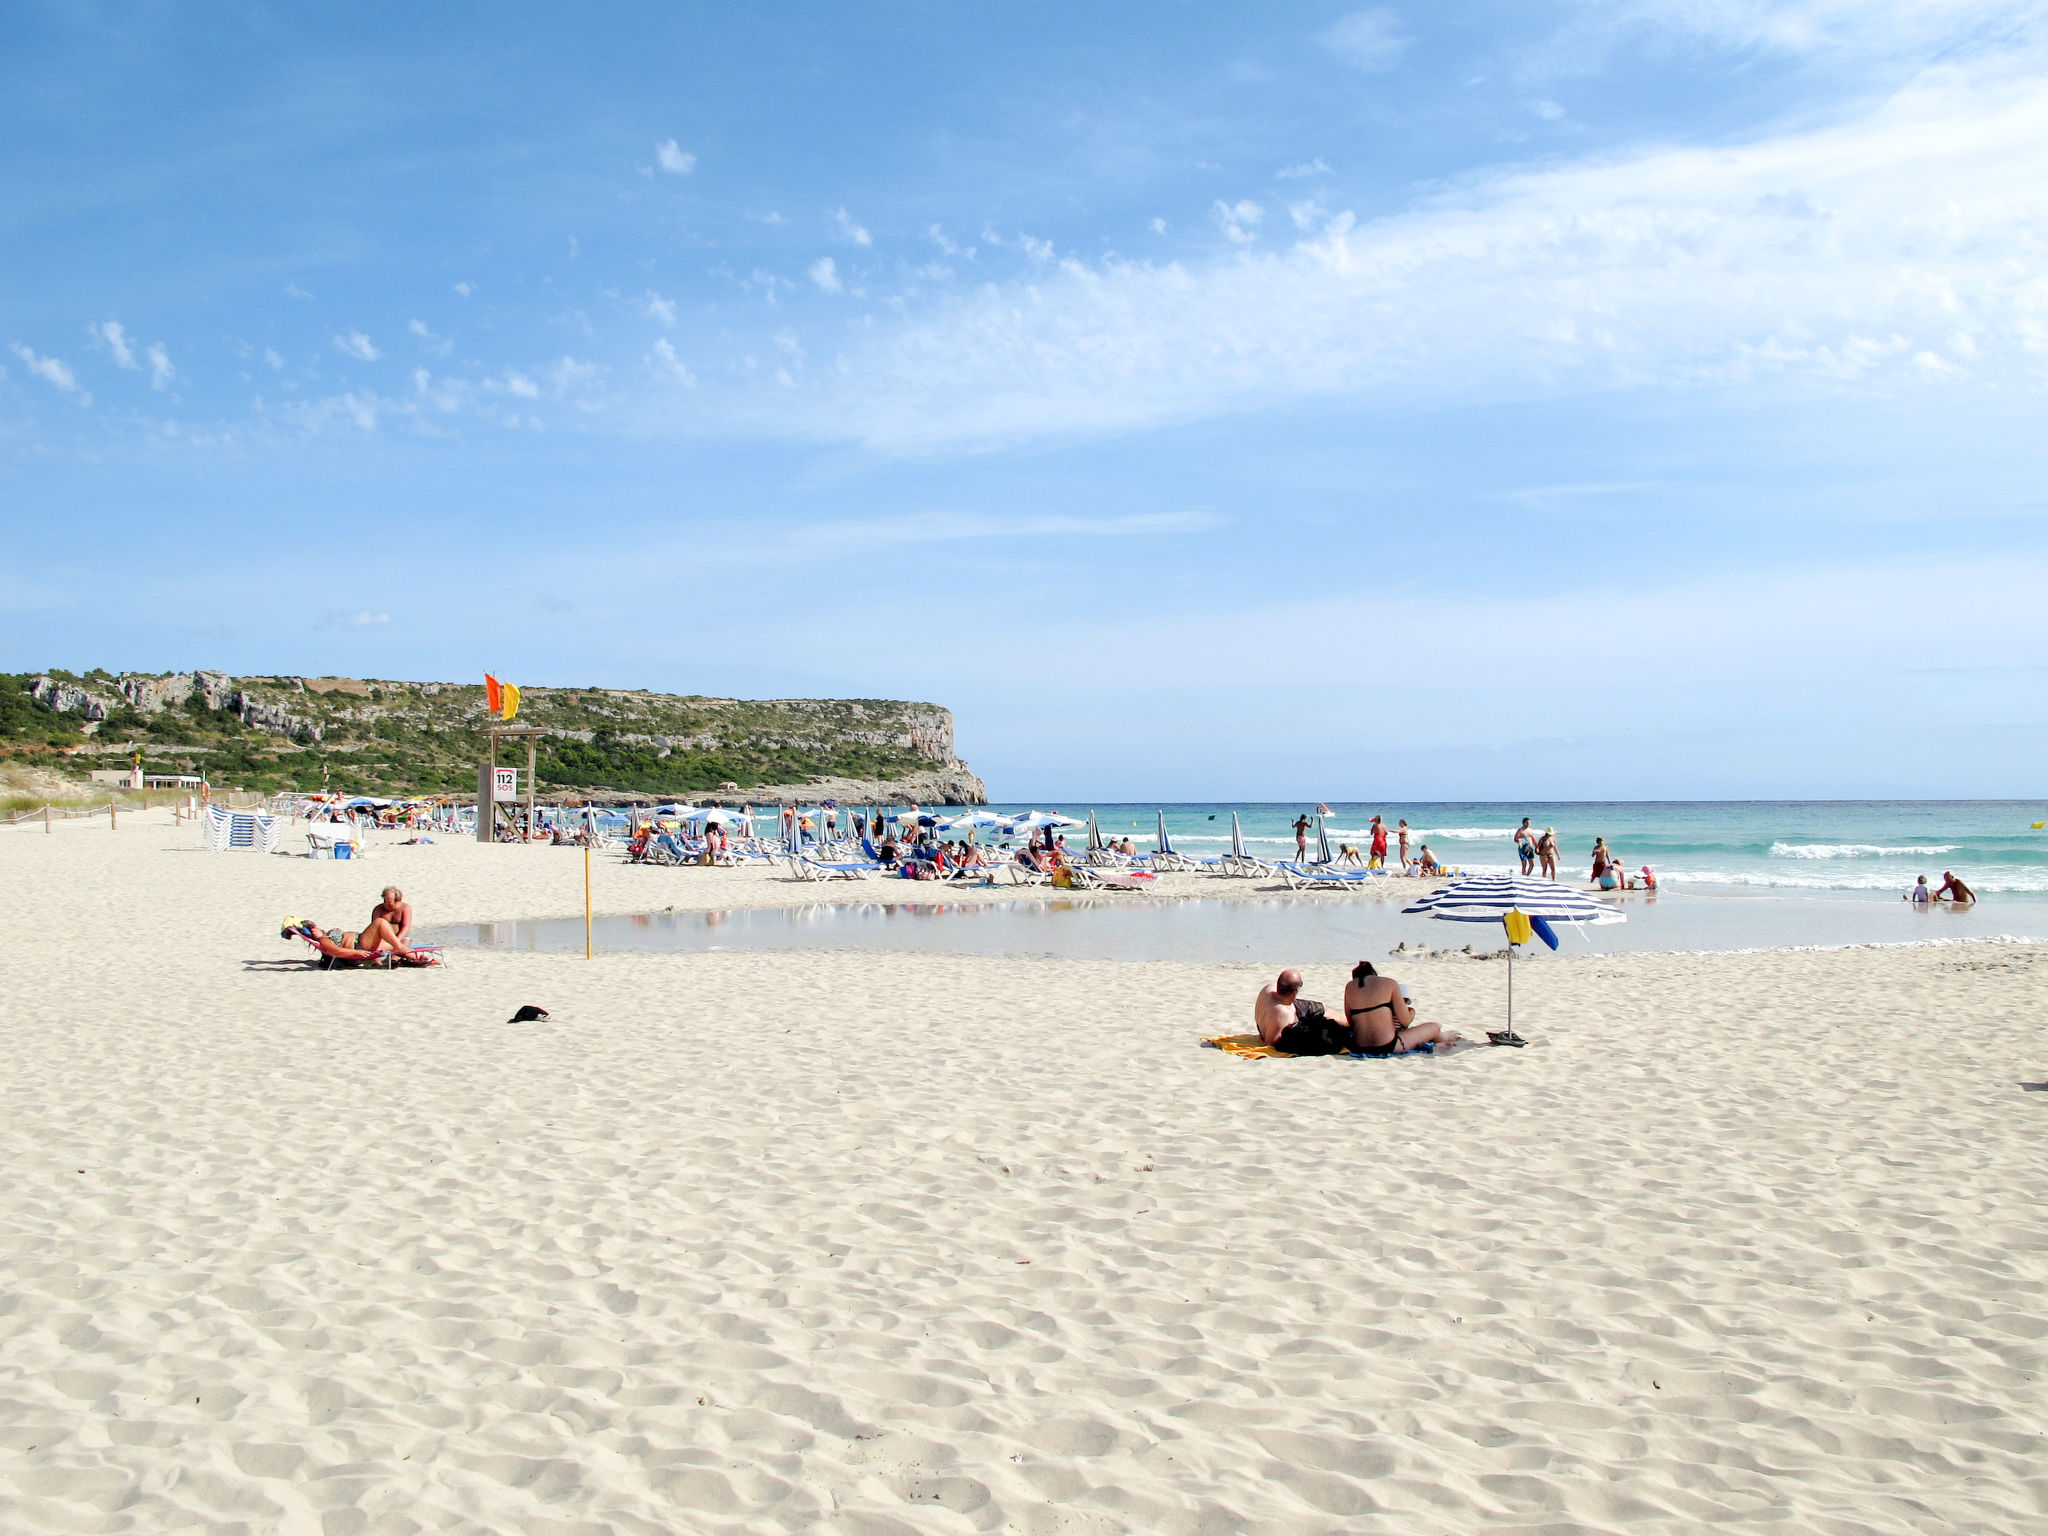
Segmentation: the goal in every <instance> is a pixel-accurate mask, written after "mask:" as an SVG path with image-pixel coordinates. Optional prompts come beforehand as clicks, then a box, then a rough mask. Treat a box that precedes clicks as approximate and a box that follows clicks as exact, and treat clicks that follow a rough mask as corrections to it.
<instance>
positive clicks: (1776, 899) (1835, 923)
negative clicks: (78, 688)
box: [422, 891, 2048, 964]
mask: <svg viewBox="0 0 2048 1536" xmlns="http://www.w3.org/2000/svg"><path fill="white" fill-rule="evenodd" d="M1614 904H1615V905H1616V906H1617V907H1619V908H1620V909H1621V910H1622V911H1623V912H1625V913H1626V914H1627V915H1628V921H1627V922H1626V923H1622V924H1616V925H1609V926H1605V927H1599V928H1572V927H1570V926H1569V925H1562V926H1561V934H1560V936H1561V939H1562V945H1563V948H1562V952H1563V953H1565V954H1567V955H1570V954H1587V953H1608V954H1613V953H1621V952H1627V951H1646V950H1647V951H1659V950H1661V951H1672V950H1720V949H1768V948H1781V947H1786V946H1794V945H1838V944H1886V943H1894V944H1895V943H1907V942H1915V941H1924V940H1927V939H1931V938H1994V937H2036V936H2040V935H2043V934H2048V903H2044V902H2039V901H2019V900H2008V901H2003V902H2000V903H1999V904H1998V905H1997V906H1996V907H1994V908H1993V909H1991V910H1990V911H1989V912H1987V911H1985V910H1984V909H1983V908H1982V907H1981V906H1979V907H1974V908H1970V907H1966V908H1962V909H1960V910H1957V909H1951V908H1946V907H1944V908H1943V909H1942V916H1941V917H1939V918H1936V917H1935V915H1934V913H1933V912H1931V911H1929V910H1928V909H1926V908H1925V907H1915V906H1913V905H1912V904H1910V903H1906V902H1901V901H1899V900H1898V899H1897V898H1896V897H1892V896H1888V895H1886V896H1876V895H1872V896H1862V895H1858V894H1855V893H1849V892H1830V893H1827V894H1825V895H1810V894H1806V893H1798V894H1784V893H1776V892H1773V893H1770V894H1766V895H1747V894H1744V895H1733V896H1724V895H1715V896H1702V895H1696V894H1693V893H1690V892H1651V891H1632V892H1629V893H1627V894H1625V895H1617V897H1615V898H1614ZM595 929H596V946H597V948H598V950H600V951H604V950H659V951H679V952H691V951H695V952H704V951H712V950H722V949H748V950H756V949H765V950H773V949H855V950H895V951H915V952H927V953H953V954H979V955H1050V956H1059V957H1064V958H1073V959H1100V960H1196V961H1200V960H1249V961H1257V962H1258V963H1260V964H1271V963H1276V962H1279V963H1289V964H1302V963H1317V964H1322V963H1329V962H1333V961H1336V962H1343V963H1346V964H1349V963H1352V962H1354V961H1357V960H1360V959H1365V958H1370V957H1373V956H1377V955H1383V954H1386V953H1388V952H1390V951H1391V950H1393V949H1394V947H1395V946H1396V945H1400V944H1405V945H1406V946H1407V947H1408V948H1410V949H1414V948H1416V947H1418V946H1421V947H1426V948H1431V949H1462V948H1464V947H1465V946H1466V945H1468V944H1469V945H1470V946H1471V947H1472V948H1473V949H1475V950H1480V951H1485V950H1492V949H1497V948H1499V947H1500V944H1501V942H1502V935H1501V931H1500V929H1499V927H1498V926H1496V925H1493V924H1476V923H1474V924H1468V923H1446V922H1434V921H1429V920H1426V919H1424V918H1419V917H1405V916H1403V915H1402V914H1401V910H1400V905H1399V904H1398V903H1396V902H1384V901H1370V900H1361V899H1356V898H1351V897H1346V896H1341V895H1327V894H1322V893H1318V894H1317V895H1315V896H1313V897H1309V898H1305V899H1304V898H1297V897H1292V896H1274V897H1265V898H1253V899H1221V898H1213V897H1191V898H1186V899H1180V900H1170V899H1164V898H1159V897H1149V898H1138V899H1128V900H1117V899H1095V900H1091V899H1089V898H1086V897H1081V898H1075V897H1071V896H1034V897H1021V898H1018V899H1016V900H1012V901H1003V902H968V901H860V902H843V903H842V902H834V903H816V904H810V905H805V906H797V907H771V908H740V909H735V910H726V911H711V912H697V911H690V912H677V911H667V912H638V913H633V914H631V915H618V916H610V917H600V918H598V919H597V920H596V924H595ZM422 937H423V939H425V940H428V941H431V942H439V943H444V944H451V945H459V946H478V947H482V948H488V949H516V950H545V951H561V952H577V951H580V950H581V949H582V948H583V919H582V917H581V916H577V917H565V918H545V919H541V920H538V921H516V922H492V923H473V924H465V925H457V926H451V927H445V928H442V929H440V930H438V931H436V932H435V933H433V934H427V935H422ZM1532 958H1540V952H1539V954H1537V955H1534V956H1532Z"/></svg>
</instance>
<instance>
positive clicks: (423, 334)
mask: <svg viewBox="0 0 2048 1536" xmlns="http://www.w3.org/2000/svg"><path fill="white" fill-rule="evenodd" d="M405 328H406V329H407V330H408V331H411V332H412V333H413V335H415V336H417V337H418V338H419V340H420V348H421V350H422V351H426V352H431V353H433V354H434V356H436V357H446V356H447V355H448V354H449V353H450V352H453V351H454V350H455V343H454V342H453V341H452V340H451V339H449V338H448V337H446V336H437V335H435V334H434V332H433V330H432V329H431V328H430V327H429V326H428V325H427V322H426V321H424V320H408V321H407V322H406V325H405Z"/></svg>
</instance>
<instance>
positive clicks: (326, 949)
mask: <svg viewBox="0 0 2048 1536" xmlns="http://www.w3.org/2000/svg"><path fill="white" fill-rule="evenodd" d="M278 937H279V938H281V939H294V938H296V939H304V940H305V941H306V942H307V943H308V944H310V945H312V947H313V950H314V954H313V956H312V961H313V965H314V967H315V968H316V969H318V970H322V971H346V970H358V969H375V970H385V971H389V970H420V969H423V968H425V967H427V966H430V965H439V964H440V963H441V946H440V945H438V944H415V945H413V946H412V949H411V952H410V953H409V954H405V955H395V954H393V953H392V952H391V951H390V950H388V949H380V950H378V951H376V952H375V953H374V954H373V953H372V952H370V951H369V950H366V949H350V948H348V947H346V946H345V945H341V944H337V943H335V942H334V940H332V939H330V938H329V937H327V935H326V934H325V933H324V932H322V931H321V930H320V929H319V928H317V927H315V926H314V925H313V924H312V923H287V924H285V926H284V927H283V928H281V929H279V930H278Z"/></svg>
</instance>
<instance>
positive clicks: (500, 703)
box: [484, 672, 505, 715]
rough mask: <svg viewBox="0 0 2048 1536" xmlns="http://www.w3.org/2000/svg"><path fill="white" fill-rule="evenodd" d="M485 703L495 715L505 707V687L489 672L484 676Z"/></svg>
mask: <svg viewBox="0 0 2048 1536" xmlns="http://www.w3.org/2000/svg"><path fill="white" fill-rule="evenodd" d="M484 702H485V703H486V704H487V705H489V707H490V711H491V713H492V714H494V715H495V714H497V713H498V711H500V710H501V709H503V708H504V707H505V685H504V684H503V683H501V682H499V681H498V680H497V679H496V678H495V677H493V676H491V674H490V673H488V672H486V673H485V674H484Z"/></svg>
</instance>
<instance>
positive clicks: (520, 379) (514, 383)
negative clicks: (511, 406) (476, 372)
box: [501, 368, 540, 400]
mask: <svg viewBox="0 0 2048 1536" xmlns="http://www.w3.org/2000/svg"><path fill="white" fill-rule="evenodd" d="M501 387H502V388H503V389H504V390H505V392H506V393H507V394H512V395H517V396H519V398H520V399H522V400H538V399H539V398H540V386H539V385H538V384H536V383H534V382H533V380H531V379H529V378H528V377H527V376H526V375H525V374H523V373H521V372H520V371H519V370H518V369H516V368H514V369H509V370H507V372H506V374H505V381H504V383H503V385H502V386H501Z"/></svg>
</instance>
